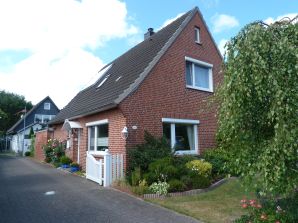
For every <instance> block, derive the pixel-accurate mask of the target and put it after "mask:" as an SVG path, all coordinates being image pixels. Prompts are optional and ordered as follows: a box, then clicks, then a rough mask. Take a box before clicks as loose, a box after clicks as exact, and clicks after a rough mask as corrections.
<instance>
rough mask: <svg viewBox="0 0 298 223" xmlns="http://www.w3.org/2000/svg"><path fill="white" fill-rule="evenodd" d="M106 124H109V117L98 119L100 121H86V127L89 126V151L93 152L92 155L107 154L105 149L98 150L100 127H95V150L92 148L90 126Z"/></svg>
mask: <svg viewBox="0 0 298 223" xmlns="http://www.w3.org/2000/svg"><path fill="white" fill-rule="evenodd" d="M105 124H109V120H108V119H103V120H98V121H94V122H87V123H86V127H88V136H87V137H88V153H89V154H92V155H104V154H106V153H105V151H96V145H97V131H98V129H97V128H95V133H94V151H91V150H90V139H91V138H90V137H89V136H90V134H91V129H90V128H89V127H92V126H98V125H105Z"/></svg>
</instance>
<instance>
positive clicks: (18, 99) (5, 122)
mask: <svg viewBox="0 0 298 223" xmlns="http://www.w3.org/2000/svg"><path fill="white" fill-rule="evenodd" d="M25 106H26V108H27V111H28V110H30V109H31V108H32V107H33V106H32V104H31V102H27V101H26V100H25V97H24V96H21V95H17V94H13V93H9V92H6V91H0V117H1V119H0V136H1V135H2V134H4V133H5V132H6V131H7V130H8V129H9V128H10V127H11V126H12V125H13V124H14V123H16V122H17V121H18V120H19V119H20V116H21V113H18V112H20V111H21V110H23V109H24V108H25Z"/></svg>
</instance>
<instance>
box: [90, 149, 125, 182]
mask: <svg viewBox="0 0 298 223" xmlns="http://www.w3.org/2000/svg"><path fill="white" fill-rule="evenodd" d="M102 157H103V159H100V160H96V159H95V158H94V156H92V155H91V154H89V153H87V158H86V178H87V179H89V180H92V181H95V182H97V183H99V184H100V185H102V186H104V187H108V186H110V185H111V184H112V183H113V182H114V181H115V180H118V179H121V178H123V177H124V168H123V154H113V155H112V154H110V153H109V152H108V150H106V151H105V152H104V154H103V155H102Z"/></svg>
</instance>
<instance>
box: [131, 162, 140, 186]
mask: <svg viewBox="0 0 298 223" xmlns="http://www.w3.org/2000/svg"><path fill="white" fill-rule="evenodd" d="M140 181H141V169H140V167H137V168H136V169H135V170H134V171H132V172H131V185H132V186H138V185H139V183H140Z"/></svg>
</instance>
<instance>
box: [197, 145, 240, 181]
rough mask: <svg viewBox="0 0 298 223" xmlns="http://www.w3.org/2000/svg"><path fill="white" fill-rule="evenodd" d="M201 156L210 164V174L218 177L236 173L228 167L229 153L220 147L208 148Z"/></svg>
mask: <svg viewBox="0 0 298 223" xmlns="http://www.w3.org/2000/svg"><path fill="white" fill-rule="evenodd" d="M202 158H203V159H205V160H206V161H208V162H209V163H211V164H212V176H213V177H218V176H223V175H227V174H231V175H233V176H235V175H237V174H236V173H234V172H232V171H231V170H230V168H229V167H228V163H229V161H230V159H231V158H230V157H229V154H228V153H227V152H226V151H225V150H223V149H221V148H216V149H208V150H205V151H204V152H203V155H202Z"/></svg>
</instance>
